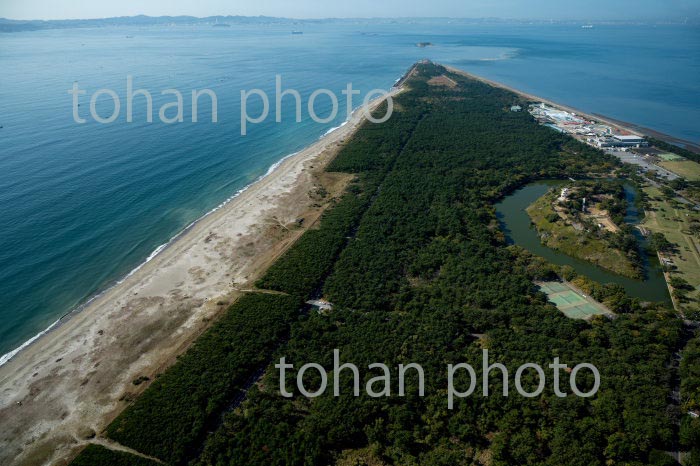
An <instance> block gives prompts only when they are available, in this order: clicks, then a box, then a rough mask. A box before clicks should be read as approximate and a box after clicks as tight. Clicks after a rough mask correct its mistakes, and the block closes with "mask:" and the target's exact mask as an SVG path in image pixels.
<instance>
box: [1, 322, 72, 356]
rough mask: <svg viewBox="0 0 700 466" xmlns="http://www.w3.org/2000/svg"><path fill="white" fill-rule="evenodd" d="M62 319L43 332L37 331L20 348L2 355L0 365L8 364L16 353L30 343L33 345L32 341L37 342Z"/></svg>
mask: <svg viewBox="0 0 700 466" xmlns="http://www.w3.org/2000/svg"><path fill="white" fill-rule="evenodd" d="M60 321H61V319H58V320H57V321H56V322H54V323H53V324H51V325H49V326H48V327H47V328H46V330H44V331H43V332H39V333H37V334H36V335H34V336H33V337H32V338H30V339H29V340H27V341H25V342H24V343H22V345H21V346H19V347H18V348H16V349H14V350H12V351H10V352H9V353H5V354H3V355H2V356H1V357H0V366H2V365H4V364H6V363H7V361H9V360H10V359H12V358H14V357H15V355H17V353H19V352H20V351H22V350H23V349H24V348H26V347H27V346H29V345H31V344H32V343H34V342H35V341H36V340H38V339H39V338H40V337H42V336H44V335H46V334H47V333H48V332H49V331H50V330H52V329H53V328H54V327H55V326H56V325H58V323H59V322H60Z"/></svg>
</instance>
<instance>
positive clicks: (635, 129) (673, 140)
mask: <svg viewBox="0 0 700 466" xmlns="http://www.w3.org/2000/svg"><path fill="white" fill-rule="evenodd" d="M442 66H444V67H445V69H447V70H449V71H451V72H453V73H456V74H459V75H462V76H466V77H467V78H471V79H474V80H476V81H480V82H482V83H484V84H488V85H489V86H493V87H497V88H500V89H505V90H507V91H510V92H512V93H514V94H516V95H518V96H520V97H522V98H524V99H527V100H531V101H538V102H544V103H545V104H547V105H550V106H552V107H555V108H558V109H560V110H564V111H567V112H569V113H575V114H576V115H579V116H582V117H584V118H587V119H589V120H594V121H598V122H601V123H605V124H607V125H610V126H613V127H615V128H619V129H622V130H625V131H628V132H630V133H633V134H636V135H637V136H650V137H654V138H657V139H661V140H663V141H665V142H667V143H669V144H674V145H679V144H680V145H681V146H682V145H686V147H685V148H686V149H688V150H690V151H692V152H697V153H700V145H698V143H695V142H692V141H687V140H685V139H680V138H677V137H675V136H671V135H669V134H665V133H661V132H659V131H655V130H653V129H650V128H645V127H643V126H640V125H637V124H636V123H630V122H626V121H622V120H616V119H614V118H612V117H608V116H605V115H601V114H599V113H589V112H584V111H583V110H579V109H577V108H575V107H571V106H569V105H564V104H561V103H558V102H555V101H553V100H549V99H545V98H543V97H540V96H537V95H534V94H529V93H527V92H523V91H520V90H518V89H516V88H513V87H510V86H508V85H506V84H503V83H500V82H498V81H492V80H490V79H488V78H484V77H482V76H479V75H476V74H472V73H469V72H468V71H463V70H460V69H459V68H454V67H452V66H448V65H442Z"/></svg>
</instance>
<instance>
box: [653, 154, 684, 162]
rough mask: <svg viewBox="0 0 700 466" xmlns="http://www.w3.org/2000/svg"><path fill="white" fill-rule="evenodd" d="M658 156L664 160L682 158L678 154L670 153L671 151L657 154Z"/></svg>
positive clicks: (670, 160) (671, 160) (669, 160)
mask: <svg viewBox="0 0 700 466" xmlns="http://www.w3.org/2000/svg"><path fill="white" fill-rule="evenodd" d="M659 158H661V159H662V160H666V161H667V162H673V161H677V160H684V159H683V157H681V156H680V155H676V154H672V153H671V152H665V153H663V154H659Z"/></svg>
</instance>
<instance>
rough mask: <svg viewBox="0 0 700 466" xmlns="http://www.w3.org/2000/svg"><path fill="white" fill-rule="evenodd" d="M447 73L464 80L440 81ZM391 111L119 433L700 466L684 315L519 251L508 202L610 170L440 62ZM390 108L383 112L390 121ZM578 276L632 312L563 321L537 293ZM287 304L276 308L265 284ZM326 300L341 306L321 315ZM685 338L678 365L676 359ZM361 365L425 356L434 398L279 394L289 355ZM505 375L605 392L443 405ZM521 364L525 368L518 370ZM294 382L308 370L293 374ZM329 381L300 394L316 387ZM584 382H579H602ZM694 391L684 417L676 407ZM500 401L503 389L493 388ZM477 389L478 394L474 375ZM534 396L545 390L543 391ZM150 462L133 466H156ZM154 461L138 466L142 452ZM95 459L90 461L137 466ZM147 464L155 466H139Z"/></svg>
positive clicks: (277, 452)
mask: <svg viewBox="0 0 700 466" xmlns="http://www.w3.org/2000/svg"><path fill="white" fill-rule="evenodd" d="M443 74H446V75H448V76H449V77H450V78H451V79H452V80H454V81H455V82H456V83H457V86H455V87H452V86H445V85H440V84H434V83H435V82H440V81H435V80H434V81H432V84H431V83H429V81H430V80H431V78H433V77H436V76H440V75H443ZM406 88H407V90H406V91H405V92H403V93H401V94H400V95H399V96H397V97H396V98H395V113H394V115H393V116H392V118H391V119H389V120H388V121H387V122H385V123H383V124H381V125H375V124H370V123H366V124H364V125H363V126H362V127H361V128H360V129H359V131H358V132H357V134H356V135H355V136H354V137H353V138H352V139H350V140H349V141H348V142H347V143H346V144H345V146H344V147H343V149H342V150H341V152H340V153H339V155H338V156H337V157H336V159H335V160H334V161H333V162H332V163H331V164H330V165H329V166H328V168H327V170H329V171H337V172H346V173H352V174H354V175H355V176H354V181H353V182H352V183H351V185H350V186H349V188H348V190H347V191H346V193H345V194H344V195H343V196H342V197H341V198H339V199H337V200H336V202H335V204H334V206H333V207H332V209H331V210H329V211H328V212H327V213H326V214H325V215H324V217H323V219H322V221H321V225H320V228H319V229H317V230H309V231H308V232H306V233H305V234H304V235H303V236H302V238H301V239H300V240H299V241H298V242H297V243H296V244H295V245H294V246H293V247H292V248H290V249H289V250H288V252H287V253H285V255H283V256H282V257H281V258H280V260H279V261H278V262H277V263H276V264H275V265H273V266H272V267H271V268H270V270H269V271H268V273H267V274H266V275H265V276H264V277H262V278H261V279H260V280H259V281H258V283H257V286H258V287H259V288H260V289H261V292H260V293H254V294H250V295H246V296H244V297H243V298H242V299H240V300H238V301H237V302H236V303H234V305H233V306H232V307H231V308H230V309H229V310H228V312H227V313H226V314H225V315H224V316H223V317H222V319H221V320H219V321H218V322H217V323H215V324H214V325H213V326H212V328H211V329H210V330H209V331H208V332H207V333H205V334H204V336H203V337H201V338H200V339H199V340H198V341H197V342H196V344H195V345H194V346H193V347H192V348H191V349H190V350H189V351H188V352H186V353H185V354H184V355H183V356H182V357H180V358H179V360H178V362H177V363H176V364H175V365H174V366H173V367H172V368H171V369H169V370H167V371H166V372H165V373H163V374H162V375H161V376H160V377H158V378H157V379H156V380H155V381H154V382H153V383H152V384H151V385H150V386H149V388H148V389H147V390H146V391H145V392H144V393H143V395H141V396H140V397H139V398H138V399H137V400H136V402H134V403H133V404H132V405H130V406H129V407H128V408H127V409H126V410H125V411H124V412H123V413H122V414H121V415H120V416H119V417H118V418H117V419H116V420H115V421H114V422H113V423H112V424H111V425H110V426H109V428H108V429H107V432H106V436H107V437H109V438H110V439H112V440H114V441H117V442H119V443H121V444H122V445H124V446H127V447H129V448H132V449H134V450H137V451H139V452H141V453H143V454H145V455H148V456H152V457H156V458H159V459H160V460H162V461H163V462H164V463H166V464H171V465H191V466H227V465H329V464H337V465H339V466H362V465H367V466H375V465H400V466H406V465H436V466H438V465H445V466H448V465H450V466H452V465H490V466H506V465H551V466H561V465H572V466H575V465H580V466H595V465H601V466H603V465H606V466H608V465H647V464H652V465H673V464H675V461H674V460H673V458H672V457H671V456H670V455H668V454H667V453H666V452H667V451H674V450H676V449H678V448H681V449H683V450H685V451H690V450H693V449H696V450H694V451H693V453H692V454H691V455H686V458H687V459H686V462H687V464H688V465H695V464H700V450H697V449H698V448H699V444H700V425H699V423H698V420H697V419H693V418H692V417H691V416H690V415H688V414H686V412H687V411H689V410H691V409H696V408H697V405H698V403H699V401H698V400H700V373H698V369H697V368H698V367H699V366H700V343H698V337H697V335H690V334H688V332H687V331H686V330H684V327H683V323H682V321H681V320H680V319H678V318H677V316H676V314H675V313H674V312H673V310H672V309H668V308H667V307H665V306H664V305H662V304H659V303H641V302H639V301H638V300H637V299H633V298H630V297H628V296H626V295H625V294H624V291H623V290H621V288H620V287H619V286H613V285H604V284H597V283H594V282H591V281H590V280H588V279H586V278H585V277H576V276H575V273H574V272H573V271H571V270H567V269H566V268H564V269H561V268H558V267H555V266H553V265H551V264H548V263H546V262H545V261H544V260H542V259H539V258H536V257H533V256H532V255H531V254H529V253H527V252H526V251H523V250H522V249H520V248H518V247H515V246H509V245H508V244H507V243H506V240H505V236H504V234H503V232H502V231H501V230H500V228H499V224H498V221H497V218H496V214H495V210H494V203H496V202H497V201H498V200H499V199H501V198H503V196H505V195H507V194H509V193H511V192H513V191H514V190H516V189H518V188H519V187H522V186H523V185H524V184H526V183H528V182H530V181H533V180H537V179H553V178H568V177H575V178H577V179H578V178H581V177H596V176H599V175H603V174H607V173H610V172H611V170H612V169H613V168H615V167H616V165H617V162H616V160H615V159H614V158H611V157H609V156H607V155H604V154H603V153H602V152H599V151H597V150H594V149H593V148H590V147H588V146H585V145H583V144H581V143H579V142H577V141H575V140H573V139H571V138H569V137H568V136H565V135H563V134H561V133H557V132H555V131H553V130H551V129H549V128H547V127H544V126H540V125H538V124H537V123H536V122H535V121H534V119H533V118H532V117H531V116H530V115H529V114H528V113H527V112H511V111H510V107H511V106H512V105H513V104H516V103H519V104H521V105H523V106H525V105H526V104H527V102H523V101H521V100H520V98H519V97H518V96H516V95H514V94H513V93H510V92H508V91H505V90H503V89H497V88H494V87H491V86H488V85H486V84H483V83H481V82H478V81H474V80H471V79H468V78H465V77H463V76H461V75H457V74H454V73H450V72H448V71H447V70H446V69H444V68H443V67H441V66H439V65H435V64H431V63H423V64H419V65H417V66H416V68H415V69H414V70H413V73H411V74H410V77H409V79H408V80H407V82H406ZM383 110H384V109H381V108H380V109H378V110H377V112H378V114H379V115H383V114H384V111H383ZM557 276H560V277H563V278H566V279H568V280H577V283H578V284H579V285H580V286H581V288H582V289H586V290H587V292H589V293H590V294H591V296H593V297H594V298H596V299H599V300H601V301H604V302H606V304H607V305H608V306H609V307H610V308H611V309H613V310H614V311H615V312H616V317H615V318H613V319H609V318H607V317H602V316H599V317H596V318H593V319H592V320H590V321H582V320H571V319H567V318H566V317H565V316H564V315H563V314H562V313H560V312H559V311H558V310H557V309H556V307H555V306H554V305H553V304H551V303H548V302H547V299H546V296H545V295H544V294H543V293H541V292H539V291H538V288H537V287H536V286H535V285H534V283H533V282H534V281H535V280H541V279H554V278H556V277H557ZM263 290H274V293H275V294H271V292H269V291H265V292H262V291H263ZM321 296H322V297H324V298H325V299H327V300H328V301H330V302H331V303H332V304H333V309H332V310H331V311H329V312H324V313H319V312H316V311H315V309H313V308H311V309H309V308H308V307H305V305H304V304H303V303H304V301H305V300H308V299H310V298H317V297H321ZM686 343H687V350H686V351H685V352H684V353H683V354H684V356H683V359H682V361H681V363H680V365H679V367H678V368H677V369H676V368H674V366H673V364H672V361H673V358H674V354H675V353H677V352H678V351H679V350H680V349H681V348H682V347H684V346H685V345H686ZM336 348H337V349H339V350H340V354H341V357H342V360H343V361H345V362H352V363H354V364H355V365H357V366H358V367H360V368H361V374H362V379H363V380H362V381H361V386H363V387H364V385H365V383H366V382H367V380H368V379H369V378H370V377H373V376H376V375H379V374H378V373H376V372H375V373H372V371H368V370H367V366H368V365H369V364H371V363H375V362H381V363H384V364H386V365H387V366H389V367H390V368H391V370H392V380H396V378H395V377H393V376H395V375H396V374H395V372H396V370H395V368H396V367H397V366H398V364H409V363H417V364H420V365H421V366H422V367H423V369H424V370H425V396H422V397H421V396H419V394H418V390H417V385H416V379H415V378H411V377H408V378H407V379H406V387H405V396H399V395H398V394H397V387H395V386H392V387H391V390H392V391H391V396H387V397H380V398H372V397H369V396H368V395H367V394H366V393H365V392H364V390H362V391H361V392H360V396H358V397H355V396H353V394H352V392H351V390H350V389H349V387H351V386H352V383H351V379H350V375H351V374H350V373H348V372H347V371H345V372H342V373H341V374H340V381H341V386H342V387H346V388H347V389H345V390H342V391H341V394H340V396H338V397H335V396H333V393H332V390H327V391H326V392H325V393H324V394H323V395H321V396H319V397H317V398H313V399H311V398H306V397H303V396H301V395H299V393H298V391H296V390H295V391H294V396H293V397H292V398H285V397H283V396H281V395H280V393H279V391H278V387H279V380H278V372H277V370H276V369H275V368H274V364H275V362H277V361H279V359H280V358H281V357H285V358H286V360H287V362H291V363H293V364H294V365H295V367H296V368H298V367H300V366H301V365H303V364H305V363H309V362H314V363H319V364H321V365H322V366H323V367H324V368H325V369H326V371H327V372H328V373H329V377H332V375H331V372H332V367H333V349H336ZM483 349H488V350H489V354H490V357H491V361H492V362H499V363H502V364H504V365H505V366H506V367H507V368H508V369H509V371H510V372H511V377H512V372H514V371H515V368H516V367H518V366H520V365H521V364H523V363H526V362H530V363H537V364H540V365H541V366H542V367H546V365H547V364H548V363H550V362H551V361H552V360H553V359H554V358H555V357H558V358H560V360H561V361H562V362H564V363H566V364H568V365H569V367H572V366H574V365H576V364H578V363H582V362H586V363H591V364H593V365H595V366H596V367H597V368H598V369H599V371H600V374H601V386H600V390H599V391H598V392H597V394H596V395H595V396H593V397H591V398H579V397H575V396H571V395H570V396H567V397H558V396H556V394H555V393H553V391H552V389H551V384H547V385H546V388H545V391H544V393H543V394H542V395H541V396H538V397H535V398H524V397H521V396H519V395H517V394H516V395H512V396H509V397H502V396H490V397H485V396H482V393H481V391H480V390H481V387H479V389H478V390H477V391H476V392H475V393H474V395H473V396H470V397H467V398H463V399H457V400H456V401H455V406H454V409H452V410H449V409H448V408H447V396H446V390H447V380H446V377H445V367H447V365H448V364H458V363H465V362H466V363H469V364H471V365H472V366H473V367H474V368H475V369H476V371H477V374H478V376H479V380H481V375H482V374H481V357H482V350H483ZM511 368H512V371H511ZM287 372H288V377H287V379H288V380H292V379H293V377H295V376H296V374H295V372H294V371H293V370H288V371H287ZM317 375H318V373H317V372H314V371H309V372H307V373H306V374H305V378H304V382H305V385H306V386H307V387H310V388H313V387H317V386H318V384H319V383H320V380H319V378H318V376H317ZM587 375H588V373H583V372H582V373H581V374H580V375H579V378H578V384H579V386H580V388H581V389H582V390H585V389H586V388H590V386H591V385H592V383H593V381H592V377H588V376H587ZM677 379H680V382H679V384H680V387H681V399H682V403H681V404H679V405H676V404H674V403H673V402H672V400H671V393H672V391H673V389H674V387H675V385H676V383H677ZM488 380H489V388H490V390H491V391H493V392H499V391H500V388H501V385H502V383H503V381H502V380H501V379H500V377H499V376H498V375H492V377H490V378H489V379H488ZM460 382H461V383H465V384H466V382H465V381H464V380H461V381H460ZM288 385H290V386H291V385H292V384H288ZM524 385H525V386H527V387H532V386H533V385H535V380H534V377H529V376H526V377H525V378H524ZM136 458H137V457H134V461H133V463H130V464H141V463H139V462H138V461H137V460H136ZM138 460H140V458H138ZM118 461H120V460H118V459H116V458H115V459H111V457H110V454H108V453H105V452H104V451H101V450H100V451H98V450H96V448H93V447H90V448H88V449H86V450H84V452H83V453H82V454H81V455H80V456H79V457H78V459H76V461H75V462H74V463H73V464H77V465H83V464H91V465H94V466H101V465H115V464H121V463H119V462H118ZM144 464H145V463H144Z"/></svg>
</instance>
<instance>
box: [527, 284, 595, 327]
mask: <svg viewBox="0 0 700 466" xmlns="http://www.w3.org/2000/svg"><path fill="white" fill-rule="evenodd" d="M537 286H539V288H540V290H541V291H542V292H544V293H545V294H546V295H547V297H548V298H549V300H550V301H551V302H553V303H554V304H555V305H556V306H557V309H559V310H560V311H561V312H563V313H564V315H566V316H567V317H569V318H570V319H588V318H589V317H592V316H594V315H602V314H609V312H608V311H607V310H606V309H605V308H604V307H603V306H602V305H601V304H599V303H597V302H596V301H594V300H593V299H591V298H589V297H583V296H581V295H580V294H579V293H578V292H577V291H575V290H574V289H572V288H571V287H570V286H568V285H566V284H565V283H561V282H540V283H537Z"/></svg>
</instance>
